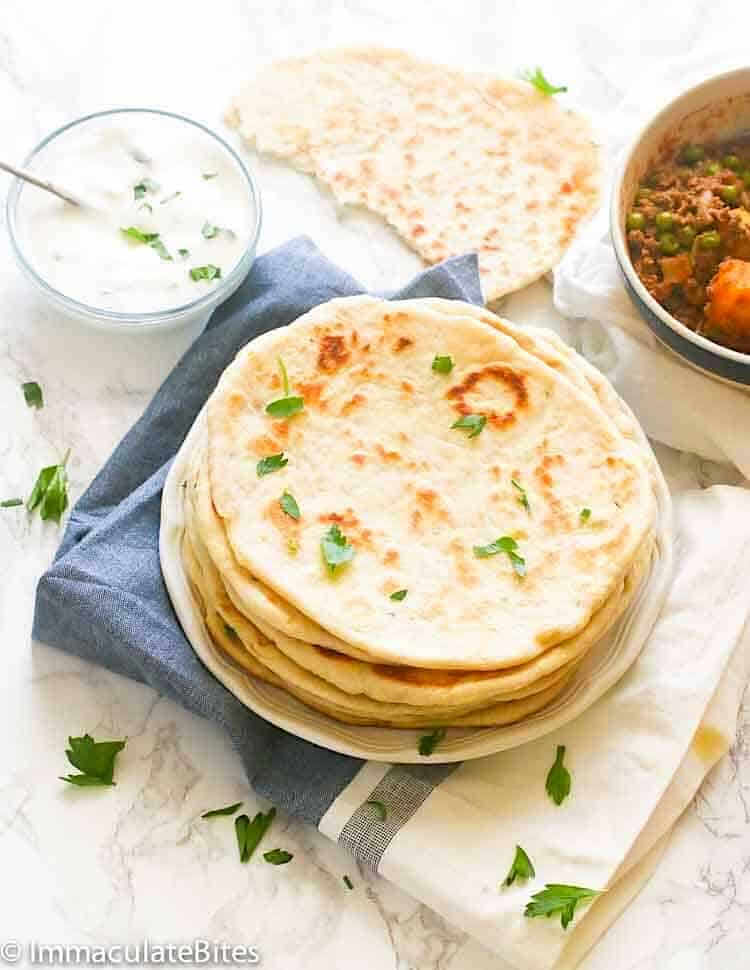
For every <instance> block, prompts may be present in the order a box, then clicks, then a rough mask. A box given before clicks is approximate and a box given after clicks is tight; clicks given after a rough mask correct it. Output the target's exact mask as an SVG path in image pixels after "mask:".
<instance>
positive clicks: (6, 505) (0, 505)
mask: <svg viewBox="0 0 750 970" xmlns="http://www.w3.org/2000/svg"><path fill="white" fill-rule="evenodd" d="M19 505H23V499H22V498H6V499H3V501H2V502H0V509H17V508H18V506H19Z"/></svg>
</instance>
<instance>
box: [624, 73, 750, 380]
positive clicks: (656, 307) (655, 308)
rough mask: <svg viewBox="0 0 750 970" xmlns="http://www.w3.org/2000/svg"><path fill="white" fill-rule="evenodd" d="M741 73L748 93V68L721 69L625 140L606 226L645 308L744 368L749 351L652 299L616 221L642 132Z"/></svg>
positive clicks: (749, 361)
mask: <svg viewBox="0 0 750 970" xmlns="http://www.w3.org/2000/svg"><path fill="white" fill-rule="evenodd" d="M742 75H745V76H747V77H748V94H750V67H740V68H733V69H732V70H729V71H723V72H722V73H720V74H713V75H712V76H711V77H708V78H705V79H704V80H703V81H700V82H699V83H698V84H694V85H692V86H691V87H689V88H686V89H685V90H684V91H681V92H680V93H679V94H678V95H676V96H675V97H673V98H672V99H671V100H670V101H668V102H667V103H666V104H665V105H664V106H663V107H662V108H660V110H659V111H658V112H657V113H656V114H655V115H653V116H652V117H651V118H650V119H649V121H647V122H646V123H645V124H644V125H642V126H641V127H640V128H639V129H638V131H637V132H636V134H635V135H634V137H633V138H632V139H631V140H630V142H629V143H628V147H627V148H626V149H625V151H624V153H623V155H622V157H621V158H620V161H619V163H618V165H617V169H616V171H615V176H614V181H613V183H612V195H611V199H610V209H609V225H610V235H611V237H612V242H613V245H614V250H615V256H616V257H617V262H618V263H619V265H620V269H621V270H622V272H623V273H624V274H625V278H626V279H627V281H628V282H629V283H630V285H631V287H632V289H633V291H634V292H635V294H636V296H637V297H638V299H639V300H641V302H643V303H644V304H645V306H646V308H647V309H648V310H650V311H651V313H652V314H654V316H656V317H657V318H658V319H659V320H661V321H662V322H663V323H664V324H665V325H666V326H668V327H669V328H670V329H671V330H673V331H675V333H677V334H678V335H679V336H680V337H682V338H684V339H685V340H687V341H689V342H690V343H692V344H694V345H695V346H696V347H700V348H701V349H702V350H704V351H708V352H709V353H710V354H713V355H714V356H716V357H719V358H724V359H725V360H730V361H733V362H734V363H735V364H742V365H744V366H745V367H749V368H750V354H744V353H742V352H741V351H739V350H733V349H732V348H731V347H724V346H722V345H721V344H717V343H714V342H713V341H712V340H709V339H708V338H707V337H704V336H702V335H701V334H699V333H695V331H693V330H691V329H690V327H687V326H685V324H684V323H682V322H681V321H679V320H678V319H677V318H676V317H673V316H672V314H671V313H669V311H668V310H665V309H664V307H663V306H662V305H661V304H660V303H659V302H657V301H656V300H655V299H654V297H653V296H652V295H651V294H650V293H649V292H648V290H647V289H646V287H645V286H644V285H643V283H642V281H641V278H640V277H639V276H638V274H637V273H636V271H635V267H634V266H633V262H632V260H631V258H630V253H629V251H628V247H627V241H626V236H625V233H624V231H623V228H622V225H621V224H620V202H621V200H622V195H623V180H624V177H625V172H626V170H627V168H628V166H629V165H630V163H631V162H632V160H633V159H634V158H636V157H637V156H638V151H639V149H640V148H641V145H642V143H643V141H644V139H645V137H646V135H648V134H649V133H650V132H651V131H653V129H654V128H656V127H657V126H659V125H660V124H661V123H662V122H664V121H666V120H668V119H669V117H670V115H672V114H673V113H674V112H675V108H677V107H678V106H679V103H680V101H682V100H683V99H684V98H686V97H688V96H689V95H692V94H695V93H696V92H699V91H701V90H702V89H703V88H707V87H710V86H712V85H714V84H716V83H717V82H721V81H725V80H729V79H731V78H733V77H736V76H742Z"/></svg>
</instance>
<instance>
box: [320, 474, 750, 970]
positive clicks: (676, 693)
mask: <svg viewBox="0 0 750 970" xmlns="http://www.w3.org/2000/svg"><path fill="white" fill-rule="evenodd" d="M675 513H676V523H675V525H676V536H677V538H676V560H677V566H676V574H675V579H674V584H673V588H672V591H671V593H670V596H669V599H668V601H667V604H666V606H665V607H664V610H663V611H662V614H661V616H660V618H659V620H658V621H657V624H656V626H655V628H654V630H653V633H652V635H651V637H650V639H649V641H648V643H647V645H646V647H645V649H644V650H643V653H642V654H641V656H640V658H639V659H638V661H637V662H636V663H635V665H634V666H633V667H632V668H631V670H630V671H629V673H628V674H627V675H626V676H625V677H624V678H623V679H622V680H621V681H620V683H619V684H618V685H617V686H616V687H614V688H613V689H612V690H611V691H610V692H609V694H607V695H606V696H605V697H604V698H602V700H601V701H599V702H598V703H597V704H596V705H594V707H592V708H591V709H589V710H588V711H587V712H586V713H585V714H584V715H582V716H581V717H580V718H578V719H577V720H576V721H574V722H573V723H571V724H569V725H567V726H566V727H565V728H563V729H561V730H559V731H557V732H555V733H554V734H553V735H551V736H548V737H546V738H543V739H541V740H539V741H535V742H533V743H531V744H527V745H524V746H523V747H521V748H518V749H515V750H513V751H506V752H503V753H501V754H498V755H494V756H492V757H489V758H483V759H480V760H478V761H471V762H466V763H464V764H462V765H460V766H459V767H458V768H457V769H456V770H454V771H452V772H451V773H449V774H447V777H445V778H442V779H441V780H440V781H439V782H436V783H435V784H434V786H433V785H432V784H430V783H427V785H426V789H427V793H426V797H424V798H423V800H422V801H421V803H420V804H419V805H418V807H417V808H416V810H415V811H414V813H413V814H412V815H411V817H408V818H407V820H405V821H403V824H400V825H397V826H394V827H393V831H391V832H390V833H389V836H388V838H389V841H388V842H387V844H386V845H385V848H383V847H382V846H381V847H380V851H379V865H378V870H379V872H380V873H381V874H382V875H384V876H386V877H387V878H389V879H391V880H393V882H395V883H396V884H397V885H399V886H401V887H402V888H404V889H406V890H407V891H408V892H410V893H411V894H412V895H414V896H415V897H416V898H417V899H420V900H421V901H423V902H425V903H427V904H428V905H429V906H431V907H432V908H433V909H435V910H437V911H438V912H439V913H440V914H441V915H443V916H444V917H445V918H446V919H447V920H449V921H450V922H451V923H453V924H455V925H456V926H458V927H460V928H461V929H463V930H465V931H467V932H468V933H470V934H471V935H473V936H476V937H477V938H478V939H480V940H481V941H482V942H483V943H485V944H486V945H487V946H489V947H490V948H492V949H493V950H494V951H496V952H497V953H498V955H499V956H501V957H502V958H503V960H504V962H505V964H506V966H507V967H508V968H514V970H552V968H555V970H572V968H573V967H575V966H576V965H577V964H578V962H579V961H580V959H581V957H582V956H583V955H584V954H585V952H586V951H587V950H588V949H589V948H590V947H591V946H592V944H593V943H594V942H595V941H596V940H597V939H598V937H599V936H600V935H601V934H602V933H604V932H605V931H606V929H607V927H608V926H609V925H611V923H612V921H613V920H614V919H616V917H617V915H618V914H619V912H620V911H621V910H622V908H623V907H624V906H625V905H627V902H628V901H629V900H630V898H632V896H633V895H634V894H635V893H636V892H637V891H638V889H639V888H640V886H641V885H642V884H643V882H644V881H645V879H646V878H648V875H649V873H650V872H651V871H652V869H653V867H654V865H655V864H656V862H657V861H658V856H659V852H660V849H661V847H663V841H664V836H665V834H666V833H667V832H668V831H669V829H670V828H671V826H672V825H673V824H674V822H675V820H676V819H677V818H678V817H679V815H680V813H681V812H682V811H683V809H684V807H685V805H686V804H687V803H688V802H689V800H690V798H692V796H693V795H694V794H695V791H696V790H697V788H698V787H699V785H700V783H701V781H702V780H703V778H704V777H705V775H706V773H707V772H708V771H709V769H710V768H711V767H712V765H713V764H714V763H715V762H716V761H717V760H718V759H719V758H720V757H721V755H722V754H724V753H725V751H726V750H727V749H728V747H729V745H730V743H731V740H732V738H733V735H734V726H735V720H736V715H737V710H738V707H739V703H740V696H741V691H742V688H743V686H744V684H745V683H746V681H747V677H748V674H750V622H749V621H748V617H749V616H750V532H749V530H748V523H750V491H747V490H744V489H739V488H732V487H727V486H716V487H714V488H712V489H709V490H707V491H703V492H701V491H697V490H696V491H691V492H686V493H683V494H682V495H679V496H677V497H676V499H675ZM560 744H564V745H565V746H566V764H567V765H568V767H569V769H570V772H571V775H572V779H573V787H572V791H571V794H570V797H569V798H567V799H566V800H565V801H564V802H563V804H562V805H560V806H559V807H558V806H557V805H555V804H554V803H553V802H552V801H551V800H550V798H549V797H548V796H547V794H546V792H545V786H544V782H545V777H546V774H547V771H548V770H549V767H550V765H551V764H552V761H553V758H554V754H555V749H556V746H557V745H560ZM400 771H402V769H399V768H395V769H389V768H388V766H383V765H366V766H365V767H364V768H362V769H361V771H360V772H359V774H358V775H357V776H356V777H355V779H354V780H353V781H352V782H351V783H350V784H349V785H348V786H347V788H346V789H345V790H344V791H343V792H342V793H341V795H340V796H339V797H338V798H337V799H336V801H335V802H334V803H333V804H332V805H331V807H330V808H329V809H328V811H327V812H326V814H325V815H324V816H323V818H322V819H321V822H320V830H321V831H322V832H323V833H324V834H325V835H327V836H328V837H330V838H332V839H334V840H338V841H341V842H344V843H346V842H347V839H348V838H349V837H350V833H349V835H348V836H347V837H342V834H344V835H345V834H346V829H347V823H349V822H350V820H351V819H352V817H353V816H354V815H355V814H356V813H357V811H358V810H359V809H361V806H362V804H363V803H364V802H365V801H367V800H368V799H369V798H372V797H378V796H377V795H375V796H373V794H372V793H373V790H374V789H375V787H376V786H377V785H380V788H381V790H382V787H383V782H384V780H385V779H387V778H388V776H389V774H391V773H394V774H395V773H398V772H400ZM423 794H424V793H423ZM517 844H518V845H521V846H523V848H524V849H525V850H526V851H527V852H528V854H529V856H530V857H531V859H532V861H533V863H534V866H535V868H536V877H535V878H534V879H533V880H530V881H529V882H528V883H526V884H524V883H520V884H519V883H518V882H517V883H515V884H514V885H513V886H511V887H510V888H502V886H501V883H502V880H503V879H504V877H505V875H506V873H507V871H508V868H509V867H510V864H511V861H512V859H513V854H514V849H515V846H516V845H517ZM545 883H566V884H570V885H575V886H584V887H589V888H592V889H598V890H608V891H606V892H604V893H603V894H602V895H601V896H600V897H598V898H597V900H596V901H595V902H594V903H593V904H592V905H590V906H589V907H587V908H583V907H582V908H581V909H580V911H579V912H578V913H577V914H576V920H575V922H574V923H573V924H572V925H571V926H569V927H568V929H567V931H563V929H562V927H561V924H560V920H559V917H553V918H551V919H539V918H537V919H529V918H527V917H525V916H524V912H523V911H524V907H525V905H526V902H527V901H528V899H529V898H530V896H531V895H532V893H535V892H538V891H539V890H541V889H542V888H543V887H544V885H545ZM594 956H595V954H592V958H593V957H594Z"/></svg>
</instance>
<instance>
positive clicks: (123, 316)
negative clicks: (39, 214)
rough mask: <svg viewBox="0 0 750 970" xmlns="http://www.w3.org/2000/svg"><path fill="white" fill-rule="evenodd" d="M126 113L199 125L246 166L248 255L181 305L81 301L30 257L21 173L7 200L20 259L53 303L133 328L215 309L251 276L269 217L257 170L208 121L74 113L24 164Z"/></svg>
mask: <svg viewBox="0 0 750 970" xmlns="http://www.w3.org/2000/svg"><path fill="white" fill-rule="evenodd" d="M126 114H136V115H155V116H159V117H162V118H171V119H172V120H174V121H179V122H182V123H184V124H187V125H190V126H192V127H193V128H197V129H199V130H200V131H201V132H203V133H204V134H205V135H208V136H209V138H211V139H213V140H214V141H215V142H218V143H219V145H220V146H221V148H222V149H223V150H224V151H225V152H227V154H228V155H229V156H230V157H231V158H232V160H233V161H234V162H235V164H236V165H237V167H238V168H239V170H240V173H241V175H242V176H243V177H244V179H245V182H246V184H247V187H248V190H249V194H250V198H251V200H252V202H253V207H254V211H255V221H254V225H253V227H252V230H251V234H250V237H249V239H248V243H247V246H246V247H245V250H244V252H243V254H242V256H241V257H240V259H239V260H238V261H237V263H236V264H235V266H234V268H233V269H232V271H231V272H230V273H229V275H228V276H226V277H223V278H222V282H221V285H220V286H217V287H214V288H213V289H212V290H209V291H208V292H206V293H203V294H201V295H200V296H198V297H196V298H195V299H194V300H190V301H189V302H188V303H180V304H177V305H175V306H171V307H164V308H162V309H160V310H147V311H143V312H139V313H129V312H127V311H122V310H108V309H106V308H105V307H98V306H95V305H94V304H92V303H83V302H82V301H81V300H76V299H74V298H73V297H71V296H68V295H67V294H66V293H63V292H62V291H61V290H58V289H57V288H56V287H54V286H52V285H51V284H50V283H48V282H47V281H46V280H45V279H44V277H43V276H41V275H40V274H39V273H38V272H37V270H36V269H35V268H34V266H33V265H32V264H31V262H30V260H29V259H27V257H26V255H25V253H24V251H23V247H22V246H21V243H20V240H19V237H18V233H17V231H16V221H17V220H16V216H17V213H18V204H19V200H20V197H21V190H22V189H23V187H24V182H23V180H22V179H19V178H17V177H16V178H14V179H13V180H12V182H11V185H10V188H9V190H8V195H7V198H6V202H5V216H6V224H7V226H8V236H9V237H10V243H11V249H12V251H13V255H14V256H15V258H16V261H17V262H18V264H19V266H20V267H21V269H22V270H23V271H24V272H25V273H26V274H27V276H29V278H30V279H31V280H32V281H33V282H34V283H35V284H36V285H37V286H38V287H39V289H40V290H42V292H43V293H44V294H45V295H46V296H47V297H48V298H49V299H51V300H52V301H53V302H56V303H59V304H62V305H63V306H64V307H65V308H66V309H67V310H68V311H72V312H74V313H77V314H78V315H80V316H83V317H86V318H88V319H95V320H100V321H106V322H112V323H117V324H120V325H125V326H132V327H138V326H142V327H143V326H144V325H145V326H146V327H147V326H148V325H149V324H154V325H157V324H163V323H165V322H168V321H171V320H173V319H174V318H176V317H182V316H188V315H189V316H191V317H192V315H193V314H197V313H198V312H199V311H200V310H202V309H213V307H214V306H217V305H218V304H219V303H221V302H222V300H223V298H222V293H226V295H227V297H228V296H229V295H230V294H231V293H232V292H233V291H234V289H236V288H237V286H238V285H239V283H241V282H242V279H244V277H245V276H246V275H247V272H248V270H249V268H250V265H249V264H248V260H250V262H252V259H253V258H254V255H255V251H256V249H257V245H258V239H259V238H260V231H261V226H262V222H263V205H262V202H261V196H260V189H259V188H258V183H257V181H256V179H255V177H254V175H253V174H252V172H250V170H249V169H248V167H247V165H245V163H244V162H243V160H242V159H241V158H240V156H239V154H238V153H237V152H236V151H235V149H234V148H232V146H231V145H230V144H229V143H228V142H227V141H225V139H224V138H222V137H221V135H219V134H218V133H217V132H215V131H214V130H213V129H211V128H209V127H208V125H204V124H203V123H202V122H200V121H196V120H195V119H194V118H188V117H187V116H186V115H182V114H179V113H178V112H175V111H167V110H164V109H161V108H140V107H135V106H130V107H122V108H106V109H104V110H101V111H92V112H90V113H89V114H85V115H81V116H80V117H77V118H73V119H72V120H71V121H68V122H66V123H65V124H63V125H60V126H59V127H57V128H55V129H53V130H52V131H51V132H49V134H47V135H45V137H44V138H42V140H41V141H40V142H38V143H37V144H36V145H35V146H34V147H33V148H32V149H31V151H30V152H29V153H28V155H26V157H25V158H24V160H23V163H22V164H23V166H24V167H25V168H28V167H29V166H30V164H31V163H32V162H33V161H34V159H35V158H36V156H37V155H38V154H39V153H40V152H42V151H43V150H44V149H45V148H46V147H47V145H49V144H50V143H51V142H53V141H54V140H55V139H56V138H59V137H60V136H61V135H65V134H66V133H67V132H68V131H70V129H72V128H76V127H77V126H78V125H83V124H86V123H88V122H90V121H94V120H96V119H99V118H106V117H110V116H117V115H126ZM217 297H218V299H217Z"/></svg>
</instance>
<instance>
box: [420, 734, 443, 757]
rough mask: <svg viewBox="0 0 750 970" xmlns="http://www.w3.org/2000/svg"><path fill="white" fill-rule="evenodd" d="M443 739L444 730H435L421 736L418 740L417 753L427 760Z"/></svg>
mask: <svg viewBox="0 0 750 970" xmlns="http://www.w3.org/2000/svg"><path fill="white" fill-rule="evenodd" d="M444 737H445V728H442V727H439V728H435V730H434V731H431V732H430V733H429V734H423V735H422V737H421V738H420V739H419V753H420V754H421V755H422V757H423V758H429V756H430V755H431V754H432V753H433V751H434V750H435V748H436V747H437V746H438V744H439V743H440V742H441V741H442V740H443V738H444Z"/></svg>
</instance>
